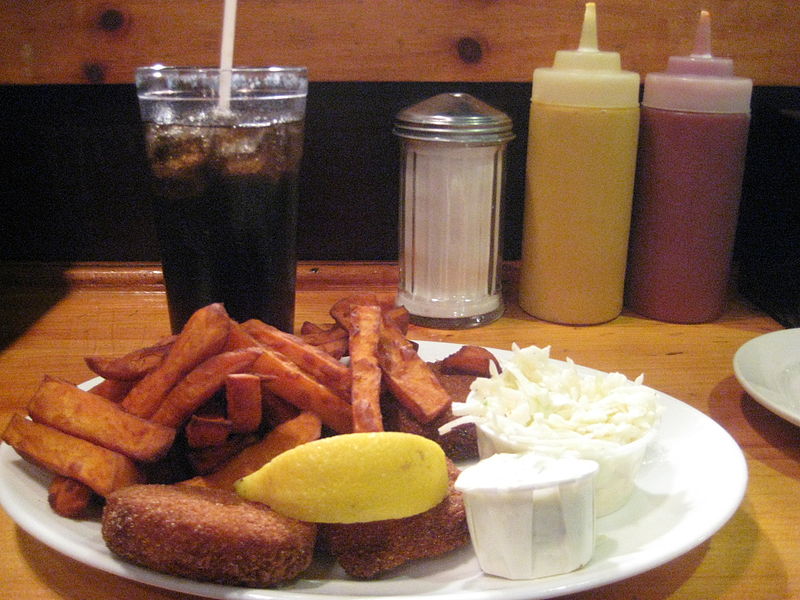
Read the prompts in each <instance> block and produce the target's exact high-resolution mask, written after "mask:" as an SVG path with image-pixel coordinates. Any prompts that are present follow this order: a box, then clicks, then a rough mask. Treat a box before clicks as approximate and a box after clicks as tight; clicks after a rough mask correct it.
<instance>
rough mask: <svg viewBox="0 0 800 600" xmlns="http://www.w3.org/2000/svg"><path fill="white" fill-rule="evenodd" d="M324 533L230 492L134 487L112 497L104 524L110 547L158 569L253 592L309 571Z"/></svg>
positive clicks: (193, 487)
mask: <svg viewBox="0 0 800 600" xmlns="http://www.w3.org/2000/svg"><path fill="white" fill-rule="evenodd" d="M316 533H317V528H316V525H314V524H312V523H304V522H301V521H297V520H295V519H290V518H288V517H283V516H281V515H279V514H278V513H276V512H274V511H273V510H272V509H270V508H268V507H267V506H265V505H263V504H258V503H255V502H248V501H246V500H243V499H242V498H239V496H237V495H236V494H235V493H233V492H228V491H225V490H218V489H211V488H203V487H195V486H188V485H180V484H177V485H159V484H149V485H146V484H143V485H132V486H129V487H126V488H123V489H121V490H119V491H117V492H114V493H112V494H111V495H110V496H109V497H108V499H107V502H106V505H105V508H104V510H103V518H102V534H103V539H104V540H105V542H106V544H107V545H108V548H109V549H110V550H111V551H112V552H114V553H115V554H117V555H118V556H120V557H121V558H123V559H125V560H127V561H129V562H132V563H135V564H138V565H141V566H144V567H148V568H150V569H153V570H156V571H159V572H162V573H167V574H170V575H177V576H180V577H187V578H190V579H195V580H198V581H211V582H215V583H223V584H229V585H241V586H247V587H272V586H276V585H278V584H281V583H284V582H287V581H290V580H292V579H294V578H296V577H297V576H298V575H299V574H300V573H302V572H303V571H304V570H305V569H306V568H307V567H308V566H309V565H310V564H311V561H312V558H313V552H314V545H315V540H316Z"/></svg>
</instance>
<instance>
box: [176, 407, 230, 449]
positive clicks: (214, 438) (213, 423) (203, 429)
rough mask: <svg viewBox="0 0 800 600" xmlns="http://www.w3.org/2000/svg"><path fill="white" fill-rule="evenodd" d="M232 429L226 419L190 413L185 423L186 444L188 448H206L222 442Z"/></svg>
mask: <svg viewBox="0 0 800 600" xmlns="http://www.w3.org/2000/svg"><path fill="white" fill-rule="evenodd" d="M232 429H233V426H232V423H231V422H230V420H228V419H224V418H222V417H216V416H210V417H206V416H201V415H192V416H191V417H189V422H188V423H186V444H187V445H188V446H189V448H208V447H209V446H219V445H221V444H223V443H224V442H225V441H226V440H227V439H228V436H229V435H230V434H231V431H232Z"/></svg>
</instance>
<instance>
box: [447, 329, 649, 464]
mask: <svg viewBox="0 0 800 600" xmlns="http://www.w3.org/2000/svg"><path fill="white" fill-rule="evenodd" d="M512 354H513V356H512V357H511V358H510V359H509V360H504V361H501V365H502V372H500V373H498V372H497V369H495V368H494V365H492V372H491V376H490V377H488V378H478V379H476V380H475V381H474V382H473V383H472V386H471V393H470V394H469V396H468V397H467V399H466V401H465V402H456V403H453V414H454V415H456V416H460V417H462V418H460V419H457V421H458V422H460V423H463V422H465V421H472V422H475V423H479V424H480V425H482V426H483V427H485V428H488V429H489V430H491V431H492V432H493V433H494V434H495V435H497V436H500V437H502V438H503V439H505V440H507V441H508V442H511V443H512V444H520V445H525V446H533V447H535V449H536V450H538V451H542V452H545V453H547V454H554V455H559V454H562V452H563V451H569V450H572V451H575V452H578V453H580V452H582V451H585V450H594V451H602V450H611V449H614V448H617V447H619V446H622V445H625V444H628V443H630V442H633V441H636V440H638V439H641V438H642V437H643V436H644V435H645V434H646V433H647V432H648V431H650V430H651V429H652V428H653V427H654V426H655V424H656V421H657V419H658V415H659V411H660V407H659V405H658V402H657V401H656V392H655V391H654V390H651V389H649V388H647V387H645V386H644V385H643V384H642V381H643V380H644V376H643V375H640V376H639V377H637V378H636V379H635V380H633V381H631V380H629V379H628V378H626V377H625V376H624V375H622V374H621V373H599V374H595V373H586V372H583V373H582V372H580V371H579V370H578V368H577V366H576V365H575V363H574V362H573V361H572V360H570V359H567V361H566V365H565V364H564V363H561V362H558V361H556V360H554V359H551V358H550V347H549V346H548V347H546V348H539V347H537V346H529V347H526V348H519V346H517V345H516V344H514V345H513V346H512Z"/></svg>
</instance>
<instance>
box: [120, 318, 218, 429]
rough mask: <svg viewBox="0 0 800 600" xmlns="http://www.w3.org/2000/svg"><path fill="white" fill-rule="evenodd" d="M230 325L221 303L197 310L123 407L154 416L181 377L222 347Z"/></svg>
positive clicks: (134, 388)
mask: <svg viewBox="0 0 800 600" xmlns="http://www.w3.org/2000/svg"><path fill="white" fill-rule="evenodd" d="M230 328H231V319H230V317H229V316H228V313H227V312H225V308H224V307H223V306H222V304H218V303H217V304H209V305H208V306H205V307H203V308H201V309H199V310H197V311H196V312H195V313H194V314H193V315H192V316H191V317H190V318H189V321H188V322H187V323H186V325H185V326H184V328H183V331H181V332H180V333H179V334H178V337H177V338H176V339H175V342H174V343H173V344H172V347H171V348H170V350H169V352H168V353H167V355H166V356H165V357H164V360H163V361H162V362H161V364H160V365H159V366H158V367H156V368H155V369H154V370H152V371H150V373H148V374H147V375H145V376H144V377H143V378H142V379H141V380H139V382H138V383H137V384H136V385H135V386H134V387H133V389H131V391H130V392H129V393H128V395H127V396H125V398H124V399H123V400H122V407H123V408H124V409H125V410H127V411H128V412H130V413H132V414H134V415H136V416H139V417H142V418H144V419H147V418H149V417H151V416H152V415H153V413H155V411H156V409H157V408H158V407H159V405H160V404H161V402H162V401H163V399H164V396H166V395H167V393H168V392H169V391H170V390H171V389H172V388H173V387H174V386H175V384H176V383H177V382H178V380H180V379H181V378H182V377H183V376H184V375H186V374H187V373H188V372H189V371H191V370H192V369H194V368H195V367H196V366H197V365H199V364H200V363H202V362H203V361H204V360H206V359H208V358H209V357H211V356H213V355H215V354H217V353H218V352H220V351H221V350H222V348H223V347H224V346H225V343H226V341H227V339H228V332H229V331H230Z"/></svg>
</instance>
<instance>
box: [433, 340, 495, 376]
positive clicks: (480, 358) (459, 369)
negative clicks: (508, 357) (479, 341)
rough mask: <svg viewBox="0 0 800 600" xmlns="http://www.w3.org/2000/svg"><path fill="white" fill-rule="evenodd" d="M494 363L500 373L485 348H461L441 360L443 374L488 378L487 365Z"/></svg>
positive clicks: (490, 354)
mask: <svg viewBox="0 0 800 600" xmlns="http://www.w3.org/2000/svg"><path fill="white" fill-rule="evenodd" d="M491 363H494V365H495V367H497V370H498V371H500V363H499V362H498V361H497V359H496V358H495V357H494V355H493V354H492V353H491V352H489V351H488V350H487V349H486V348H482V347H480V346H461V348H459V349H458V350H457V351H456V352H454V353H453V354H451V355H450V356H448V357H446V358H445V359H443V360H442V372H443V373H461V374H464V375H476V376H477V377H489V376H491V374H492V373H491V371H490V370H489V365H490V364H491Z"/></svg>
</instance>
